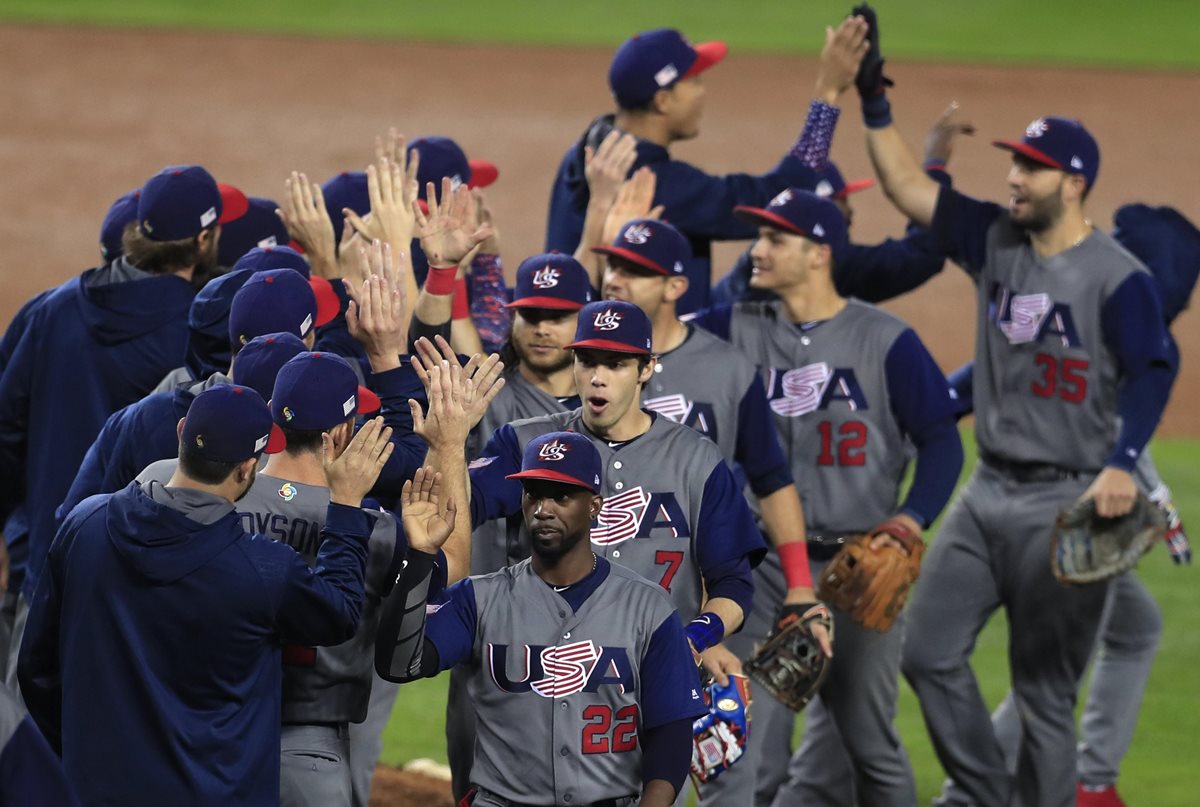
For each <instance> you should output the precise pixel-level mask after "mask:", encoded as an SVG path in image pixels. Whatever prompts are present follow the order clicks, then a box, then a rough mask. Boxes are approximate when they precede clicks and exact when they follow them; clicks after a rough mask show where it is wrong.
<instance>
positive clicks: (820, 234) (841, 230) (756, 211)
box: [733, 188, 846, 260]
mask: <svg viewBox="0 0 1200 807" xmlns="http://www.w3.org/2000/svg"><path fill="white" fill-rule="evenodd" d="M733 215H735V216H737V217H738V218H739V219H741V220H742V221H748V222H750V223H751V224H759V225H764V226H767V227H773V228H775V229H776V230H783V231H784V232H787V233H791V234H793V235H799V236H803V237H804V238H807V239H808V240H809V241H813V242H815V243H818V244H828V245H829V246H831V247H832V248H833V252H834V256H835V260H836V256H837V255H838V254H840V251H841V249H842V246H843V245H844V244H845V242H846V218H845V216H843V215H842V211H840V210H838V207H837V205H835V204H834V203H833V202H831V201H830V200H828V199H823V198H821V197H820V196H818V195H817V194H815V193H813V192H811V191H802V190H800V189H799V188H788V189H786V190H784V191H783V192H781V193H780V194H779V195H777V196H776V197H775V198H774V199H772V200H771V201H770V203H769V204H768V205H767V206H766V207H749V206H747V205H738V206H737V207H735V208H734V209H733Z"/></svg>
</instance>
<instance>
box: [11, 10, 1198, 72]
mask: <svg viewBox="0 0 1200 807" xmlns="http://www.w3.org/2000/svg"><path fill="white" fill-rule="evenodd" d="M852 5H854V3H853V2H851V1H850V0H838V1H837V2H835V1H834V0H808V2H804V3H798V2H796V1H795V0H757V1H756V2H745V3H731V2H727V1H726V0H721V1H720V2H718V0H655V2H652V3H648V2H640V1H639V0H607V2H600V3H564V2H560V1H559V0H512V2H507V3H499V2H495V0H457V1H456V2H455V3H453V4H451V5H444V4H439V3H428V2H413V0H399V1H398V2H397V0H358V1H357V2H355V3H353V4H343V3H329V2H324V0H210V2H205V3H197V2H194V0H54V2H44V0H0V19H3V20H13V21H31V22H55V23H88V24H98V25H139V26H169V27H188V28H207V29H218V30H222V29H223V30H230V29H235V30H252V31H263V32H269V33H296V34H311V35H316V36H353V37H371V38H383V39H397V38H408V39H420V40H434V41H450V42H505V43H521V44H555V45H561V46H578V45H597V46H608V47H611V46H613V45H615V44H617V43H618V42H620V41H621V40H623V39H624V38H625V37H627V36H629V34H630V33H632V32H634V31H637V30H640V29H645V28H652V27H657V26H671V27H678V28H681V29H684V30H685V31H686V32H687V33H688V35H689V36H691V37H692V38H693V39H695V40H701V39H711V38H721V39H725V40H727V41H728V42H729V43H730V44H731V45H732V46H733V47H735V48H737V49H745V50H761V51H774V52H784V53H803V52H810V51H812V50H813V49H814V48H815V47H816V45H817V39H815V38H814V37H813V35H812V32H813V26H816V25H821V24H828V23H831V22H835V21H836V20H838V19H839V18H840V17H841V16H842V15H844V14H845V13H847V11H848V10H849V8H850V7H851V6H852ZM876 7H877V8H878V9H879V11H880V22H881V25H880V28H881V29H882V30H883V32H884V42H883V44H884V46H885V54H887V55H889V56H892V57H899V58H905V59H934V60H942V61H970V62H1024V63H1032V62H1036V63H1042V64H1076V65H1112V66H1122V67H1171V68H1195V67H1200V48H1197V47H1196V34H1195V32H1196V30H1197V23H1198V22H1200V4H1198V3H1195V2H1190V0H1152V1H1151V2H1142V3H1131V2H1125V1H1124V0H1092V2H1090V3H1082V2H1078V0H1070V1H1068V0H1060V2H1045V0H993V2H990V3H986V4H985V3H964V2H961V0H877V2H876Z"/></svg>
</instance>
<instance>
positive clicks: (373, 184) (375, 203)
mask: <svg viewBox="0 0 1200 807" xmlns="http://www.w3.org/2000/svg"><path fill="white" fill-rule="evenodd" d="M420 162H421V160H420V154H419V153H417V152H415V151H414V152H413V156H412V159H411V160H410V159H409V158H408V147H407V143H406V141H405V139H404V135H402V134H399V133H398V132H397V131H396V130H395V129H391V130H389V131H388V136H387V139H386V141H385V140H384V139H383V138H376V140H375V162H374V163H373V164H371V165H368V166H367V197H368V198H369V199H370V201H371V214H370V216H368V217H367V218H365V219H364V218H362V217H361V216H359V215H358V214H357V213H355V212H354V211H353V210H350V209H349V208H346V209H344V210H343V211H342V213H343V214H344V215H345V216H346V221H347V222H349V223H350V226H351V227H353V228H354V231H355V232H356V233H357V234H358V235H359V236H360V237H362V238H364V239H366V240H368V241H373V240H375V239H378V240H380V241H386V242H388V243H390V244H391V245H392V248H393V249H397V250H399V249H407V247H408V243H409V242H410V241H412V238H413V232H414V231H415V229H416V222H417V219H416V213H415V212H414V206H415V203H416V200H417V189H418V184H417V169H418V168H419V167H420Z"/></svg>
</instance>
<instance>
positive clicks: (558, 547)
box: [376, 432, 706, 807]
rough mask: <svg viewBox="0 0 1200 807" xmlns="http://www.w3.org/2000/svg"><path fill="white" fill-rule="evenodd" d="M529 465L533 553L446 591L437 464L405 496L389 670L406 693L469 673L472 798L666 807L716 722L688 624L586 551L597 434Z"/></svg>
mask: <svg viewBox="0 0 1200 807" xmlns="http://www.w3.org/2000/svg"><path fill="white" fill-rule="evenodd" d="M518 467H519V470H515V469H514V472H513V473H512V474H510V478H511V479H514V480H518V484H520V485H521V488H522V495H521V510H522V513H523V515H524V518H525V522H526V527H527V528H528V530H529V532H530V535H531V543H530V548H531V551H532V555H531V557H530V558H529V559H528V560H525V561H522V562H521V563H518V564H517V565H515V566H511V567H508V568H506V569H503V570H501V571H498V572H495V573H492V574H488V575H482V576H477V577H470V578H468V579H466V580H464V581H462V582H460V583H458V584H456V585H454V586H452V587H451V588H450V589H448V590H447V591H446V592H445V593H444V595H442V596H436V595H437V593H436V591H434V589H433V587H431V579H430V578H431V569H432V566H433V562H432V561H433V556H432V554H431V553H433V552H435V551H436V550H437V547H438V546H439V545H440V544H441V543H442V542H443V541H444V540H445V536H446V535H447V534H448V533H449V531H450V527H451V526H452V525H453V523H454V520H455V513H454V510H453V509H452V507H451V506H449V503H447V502H446V501H445V498H444V497H441V496H439V491H438V484H437V480H438V479H439V477H438V476H434V475H433V473H432V468H426V469H425V470H424V472H423V473H420V474H418V476H417V478H416V479H414V480H413V482H412V483H411V484H410V485H406V486H405V492H404V527H405V531H406V532H407V533H408V537H409V552H408V556H407V566H406V568H405V571H404V573H403V575H402V577H401V580H400V583H399V589H400V590H399V591H397V592H396V593H395V594H394V595H393V596H392V597H391V598H389V600H388V603H387V605H386V609H387V614H386V616H385V619H384V625H383V627H381V629H380V637H379V643H378V651H377V657H376V666H377V668H378V671H379V673H380V674H381V675H384V676H385V677H388V678H391V679H393V680H397V681H402V682H403V681H410V680H414V679H416V678H423V677H430V676H433V675H436V674H437V673H439V672H441V671H442V670H445V669H447V668H449V667H451V666H453V665H455V664H463V665H465V668H466V670H467V671H468V673H469V675H470V680H469V685H468V686H469V691H470V694H471V698H472V701H473V702H474V704H475V708H476V711H477V714H478V720H479V735H478V741H477V744H476V749H475V764H474V766H473V768H472V771H471V781H472V783H473V785H474V788H473V792H472V794H471V795H470V796H469V797H468V799H467V803H471V804H474V805H476V807H505V805H512V804H530V805H551V804H580V805H602V806H603V807H618V805H632V804H640V805H643V806H644V807H650V805H654V806H655V807H666V805H670V804H671V803H672V802H673V801H674V800H675V797H676V794H677V793H678V791H679V789H680V786H681V785H682V784H683V780H684V778H685V777H686V775H687V769H688V765H689V759H690V755H691V746H692V743H691V734H692V720H693V719H694V718H696V717H697V716H699V715H701V714H703V713H704V712H705V711H706V709H705V708H704V705H703V701H702V699H701V697H700V692H699V680H698V679H697V677H696V667H695V663H694V662H693V660H692V654H691V651H690V649H689V647H688V640H687V637H686V634H685V632H684V630H683V625H682V624H681V621H680V618H679V614H678V613H677V612H676V611H675V609H674V606H673V604H672V602H671V599H670V598H669V597H668V596H667V595H666V594H665V593H664V591H663V590H662V589H661V588H660V587H659V586H658V585H656V584H655V583H653V582H651V581H648V580H646V579H645V578H643V577H641V576H639V575H638V574H636V573H634V572H632V571H631V570H629V569H626V568H623V567H622V566H620V565H618V564H610V563H609V562H608V560H607V558H605V557H604V556H603V555H600V554H597V553H596V552H595V551H593V547H592V544H591V543H589V541H588V537H589V532H590V530H591V526H592V523H593V520H594V519H596V518H598V517H599V516H600V513H601V506H602V504H603V500H602V498H601V496H600V493H601V490H602V489H603V488H602V485H601V476H602V474H603V471H604V468H603V462H602V460H601V456H600V452H599V451H597V449H596V446H595V445H594V441H593V440H592V439H590V438H589V437H587V436H586V435H584V434H581V433H579V432H550V433H546V434H542V435H540V436H537V437H535V438H533V439H532V440H531V441H530V442H529V444H528V445H527V446H526V447H525V449H524V451H523V452H522V460H521V464H520V466H518ZM431 477H432V481H431ZM592 535H594V533H592ZM427 601H428V602H429V603H430V605H429V606H428V607H427V606H426V602H427ZM427 611H428V612H429V614H428V616H427V615H426V614H427Z"/></svg>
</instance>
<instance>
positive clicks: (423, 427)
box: [408, 357, 471, 451]
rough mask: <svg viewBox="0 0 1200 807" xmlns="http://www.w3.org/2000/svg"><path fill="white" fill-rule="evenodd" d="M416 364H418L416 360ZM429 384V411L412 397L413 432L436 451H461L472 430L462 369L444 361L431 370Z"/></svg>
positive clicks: (427, 395) (409, 403) (427, 390)
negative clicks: (422, 408)
mask: <svg viewBox="0 0 1200 807" xmlns="http://www.w3.org/2000/svg"><path fill="white" fill-rule="evenodd" d="M413 363H414V365H415V364H416V363H417V360H416V358H415V357H414V358H413ZM427 377H428V379H429V383H428V385H427V386H426V388H425V391H426V397H427V398H428V400H429V411H428V413H423V412H422V411H421V405H420V404H419V403H417V402H416V401H414V400H412V399H411V398H410V399H409V400H408V408H409V411H410V412H411V413H412V419H413V432H414V433H415V434H416V435H417V436H419V437H420V438H421V439H422V440H424V441H425V442H426V443H428V444H429V447H430V449H432V450H436V451H443V450H461V449H462V447H463V446H464V445H465V444H466V442H467V433H468V432H469V431H470V430H471V427H470V425H469V422H468V419H467V406H466V398H467V395H466V391H465V387H464V384H463V377H462V368H461V367H458V366H457V365H451V364H450V363H449V362H446V361H443V362H441V363H440V364H438V365H437V366H435V367H432V368H430V369H429V370H428V371H427Z"/></svg>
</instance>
